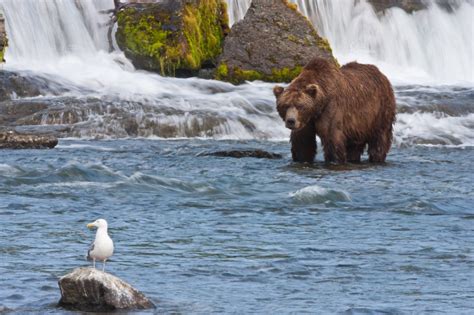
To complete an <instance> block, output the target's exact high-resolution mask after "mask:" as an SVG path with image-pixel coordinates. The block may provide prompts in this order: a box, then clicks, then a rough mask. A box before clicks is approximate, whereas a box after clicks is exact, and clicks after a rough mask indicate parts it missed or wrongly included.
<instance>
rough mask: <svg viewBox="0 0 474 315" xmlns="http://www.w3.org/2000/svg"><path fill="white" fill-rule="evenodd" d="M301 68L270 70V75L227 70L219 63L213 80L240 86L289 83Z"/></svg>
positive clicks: (226, 67) (223, 64)
mask: <svg viewBox="0 0 474 315" xmlns="http://www.w3.org/2000/svg"><path fill="white" fill-rule="evenodd" d="M302 69H303V67H301V66H296V67H295V68H283V69H276V68H274V69H272V73H271V74H270V75H268V74H265V73H262V72H259V71H256V70H244V69H241V68H239V67H234V68H233V69H231V70H229V68H228V65H227V64H225V63H221V64H220V65H219V66H218V67H217V69H216V74H215V78H216V79H217V80H222V81H228V82H231V83H234V84H240V83H243V82H245V81H255V80H261V81H267V82H290V81H291V80H293V79H294V78H296V77H297V76H298V75H299V74H300V72H301V70H302Z"/></svg>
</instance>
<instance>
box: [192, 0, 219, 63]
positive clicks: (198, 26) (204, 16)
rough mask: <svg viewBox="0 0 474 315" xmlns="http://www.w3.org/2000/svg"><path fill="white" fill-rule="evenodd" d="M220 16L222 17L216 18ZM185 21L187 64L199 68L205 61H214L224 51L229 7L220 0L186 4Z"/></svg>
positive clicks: (204, 0)
mask: <svg viewBox="0 0 474 315" xmlns="http://www.w3.org/2000/svg"><path fill="white" fill-rule="evenodd" d="M218 17H222V18H220V19H218V20H216V18H218ZM183 22H184V27H183V33H184V36H185V37H186V41H187V44H188V49H187V52H186V55H185V58H184V60H185V66H186V67H188V68H189V69H192V70H198V69H199V68H201V66H202V64H203V63H204V62H208V61H213V60H214V59H215V58H216V57H217V56H218V55H219V54H220V53H221V52H222V42H223V40H224V37H225V35H226V34H227V32H228V26H227V25H228V16H227V7H226V5H225V3H224V2H222V1H220V0H218V1H217V0H201V1H200V3H199V5H197V6H195V5H191V4H186V5H185V8H184V13H183Z"/></svg>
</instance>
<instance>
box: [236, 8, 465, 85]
mask: <svg viewBox="0 0 474 315" xmlns="http://www.w3.org/2000/svg"><path fill="white" fill-rule="evenodd" d="M291 1H292V2H294V3H296V4H297V5H298V8H299V10H300V11H301V12H302V13H303V14H304V15H306V16H307V17H308V18H309V19H310V21H311V22H312V23H313V24H314V25H315V27H316V28H317V29H318V31H319V32H320V33H321V34H322V35H323V36H325V37H327V38H328V40H329V42H330V43H331V45H332V47H333V50H334V54H335V55H336V57H337V58H338V59H339V61H340V62H341V63H346V62H349V61H353V60H357V61H359V62H364V63H373V64H376V65H378V66H379V67H380V68H381V69H382V70H383V71H384V72H385V73H387V74H388V76H389V77H390V79H392V81H394V82H395V83H400V84H403V83H425V84H459V83H462V84H468V85H472V84H473V83H474V64H473V62H474V61H473V60H474V34H473V33H474V31H473V30H474V25H473V17H474V2H473V1H471V0H464V1H456V2H457V4H458V5H457V6H455V9H454V12H448V11H447V10H444V9H442V8H441V7H440V6H439V5H437V3H436V2H434V1H432V2H430V3H429V4H430V5H429V6H428V9H427V10H422V11H418V12H414V13H412V14H409V13H406V12H405V11H403V10H401V9H399V8H391V9H388V10H386V12H385V14H379V15H377V14H376V13H375V12H374V10H373V8H372V6H371V5H370V4H368V3H367V1H366V0H362V1H359V0H338V1H332V0H291ZM228 2H229V8H237V7H238V9H235V11H231V13H230V15H231V16H234V17H235V19H236V20H239V19H242V18H243V16H244V14H242V13H243V12H244V10H242V8H248V7H249V6H250V3H251V0H244V1H242V0H228ZM237 3H238V5H237Z"/></svg>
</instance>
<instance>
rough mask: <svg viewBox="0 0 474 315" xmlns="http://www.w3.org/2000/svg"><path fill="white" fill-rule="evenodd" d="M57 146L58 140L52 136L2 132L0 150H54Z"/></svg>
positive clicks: (0, 132)
mask: <svg viewBox="0 0 474 315" xmlns="http://www.w3.org/2000/svg"><path fill="white" fill-rule="evenodd" d="M57 144H58V139H57V138H56V137H54V136H51V135H36V134H19V133H16V132H13V131H0V149H52V148H54V147H55V146H56V145H57Z"/></svg>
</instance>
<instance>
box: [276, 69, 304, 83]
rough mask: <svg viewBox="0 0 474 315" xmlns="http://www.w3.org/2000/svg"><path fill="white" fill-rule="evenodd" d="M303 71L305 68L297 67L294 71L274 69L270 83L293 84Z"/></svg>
mask: <svg viewBox="0 0 474 315" xmlns="http://www.w3.org/2000/svg"><path fill="white" fill-rule="evenodd" d="M301 70H303V67H301V66H296V67H294V68H293V69H290V68H283V69H272V75H271V76H270V78H269V80H268V81H271V82H291V80H293V79H294V78H296V77H297V76H298V75H299V74H300V73H301Z"/></svg>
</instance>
